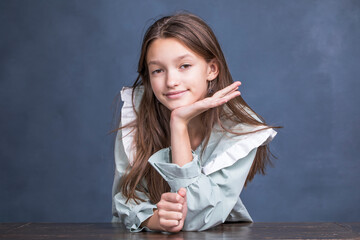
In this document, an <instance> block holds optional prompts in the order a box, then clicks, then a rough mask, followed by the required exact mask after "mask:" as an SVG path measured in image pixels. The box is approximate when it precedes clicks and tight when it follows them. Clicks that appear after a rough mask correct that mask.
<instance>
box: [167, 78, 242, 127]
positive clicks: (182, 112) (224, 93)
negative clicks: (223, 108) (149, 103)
mask: <svg viewBox="0 0 360 240" xmlns="http://www.w3.org/2000/svg"><path fill="white" fill-rule="evenodd" d="M240 85H241V82H239V81H237V82H234V83H232V84H231V85H229V86H227V87H226V88H223V89H221V90H219V91H217V92H216V93H215V94H214V95H213V96H211V97H207V98H204V99H202V100H200V101H197V102H195V103H193V104H190V105H188V106H183V107H179V108H176V109H174V110H173V111H172V112H171V120H172V121H174V120H176V121H181V122H183V123H184V124H187V123H188V122H189V121H190V120H191V119H192V118H194V117H196V116H197V115H199V114H201V113H203V112H205V111H206V110H208V109H210V108H214V107H218V106H220V105H222V104H224V103H226V102H228V101H229V100H231V99H233V98H235V97H237V96H240V92H239V91H238V90H237V89H238V87H239V86H240Z"/></svg>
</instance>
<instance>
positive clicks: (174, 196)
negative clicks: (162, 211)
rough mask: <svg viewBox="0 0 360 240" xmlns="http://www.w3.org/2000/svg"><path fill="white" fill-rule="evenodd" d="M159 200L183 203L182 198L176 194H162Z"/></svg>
mask: <svg viewBox="0 0 360 240" xmlns="http://www.w3.org/2000/svg"><path fill="white" fill-rule="evenodd" d="M161 199H162V200H164V201H167V202H173V203H184V198H183V197H182V196H180V195H179V194H177V193H170V192H168V193H163V194H162V195H161Z"/></svg>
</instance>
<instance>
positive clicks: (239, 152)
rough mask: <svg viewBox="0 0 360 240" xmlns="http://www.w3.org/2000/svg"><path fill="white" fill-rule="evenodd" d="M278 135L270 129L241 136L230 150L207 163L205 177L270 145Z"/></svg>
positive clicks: (256, 128) (204, 169) (204, 167)
mask: <svg viewBox="0 0 360 240" xmlns="http://www.w3.org/2000/svg"><path fill="white" fill-rule="evenodd" d="M262 128H264V127H263V126H260V127H254V128H253V129H252V131H256V130H259V129H262ZM276 134H277V132H276V131H274V130H273V129H272V128H268V129H264V130H261V131H259V132H255V133H249V134H246V135H242V136H239V138H237V139H238V140H237V141H236V143H235V144H234V145H232V146H230V147H229V148H228V149H226V151H223V152H222V153H221V154H219V155H217V156H216V157H215V158H214V159H212V160H211V161H209V162H207V163H206V164H205V166H203V168H202V172H203V173H204V174H205V175H209V174H211V173H214V172H216V171H218V170H220V169H222V168H226V167H229V166H231V165H233V164H234V163H235V162H236V161H238V160H239V159H241V158H244V157H246V156H247V155H248V154H249V153H250V152H251V150H253V149H254V148H257V147H259V146H263V145H266V144H268V143H269V142H270V141H271V140H272V139H273V138H274V137H275V136H276ZM210 158H211V156H210Z"/></svg>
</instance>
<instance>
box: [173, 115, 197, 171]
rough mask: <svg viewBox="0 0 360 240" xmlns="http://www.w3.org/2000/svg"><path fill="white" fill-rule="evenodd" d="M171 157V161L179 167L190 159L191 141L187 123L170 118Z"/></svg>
mask: <svg viewBox="0 0 360 240" xmlns="http://www.w3.org/2000/svg"><path fill="white" fill-rule="evenodd" d="M170 130H171V157H172V162H173V163H175V164H177V165H179V166H180V167H182V166H184V165H185V164H187V163H189V162H191V161H192V158H193V157H192V153H191V143H190V138H189V132H188V127H187V124H186V123H184V122H182V121H177V120H173V119H172V120H171V121H170Z"/></svg>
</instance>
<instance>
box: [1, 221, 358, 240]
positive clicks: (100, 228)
mask: <svg viewBox="0 0 360 240" xmlns="http://www.w3.org/2000/svg"><path fill="white" fill-rule="evenodd" d="M0 239H21V240H27V239H98V240H100V239H116V240H118V239H159V240H160V239H173V240H175V239H177V240H180V239H216V240H218V239H360V223H359V222H356V223H335V222H322V223H319V222H316V223H231V224H222V225H220V226H217V227H215V228H212V229H209V230H207V231H203V232H179V233H175V234H169V233H154V232H141V233H129V232H128V231H127V230H125V229H124V227H123V226H121V225H120V224H115V223H0Z"/></svg>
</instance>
